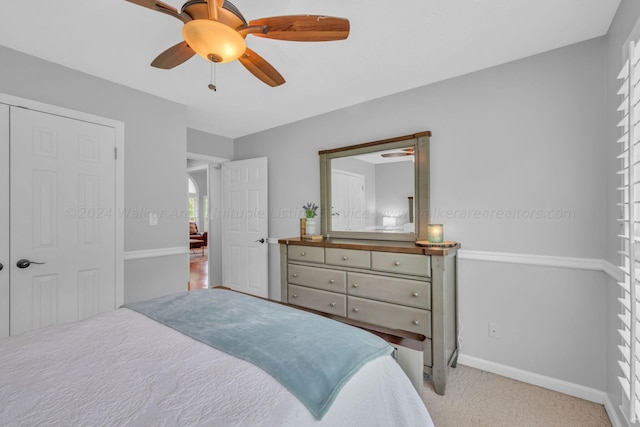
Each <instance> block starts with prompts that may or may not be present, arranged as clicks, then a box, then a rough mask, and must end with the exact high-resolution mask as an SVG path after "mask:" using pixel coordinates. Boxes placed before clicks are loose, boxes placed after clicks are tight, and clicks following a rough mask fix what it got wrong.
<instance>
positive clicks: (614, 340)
mask: <svg viewBox="0 0 640 427" xmlns="http://www.w3.org/2000/svg"><path fill="white" fill-rule="evenodd" d="M639 18H640V2H638V1H634V0H622V2H621V3H620V7H619V8H618V12H617V13H616V16H615V18H614V20H613V23H612V24H611V27H610V28H609V32H608V34H607V102H606V104H605V105H607V118H608V122H607V135H606V139H605V144H604V145H605V146H606V147H607V155H606V159H607V162H606V164H607V181H606V182H607V190H608V192H607V194H608V196H609V198H608V202H607V206H608V210H607V240H606V242H605V247H606V248H607V252H606V259H607V260H608V261H610V262H611V263H613V264H614V265H615V264H617V263H618V262H619V261H620V260H619V257H618V255H617V251H618V250H619V248H620V240H619V239H618V238H616V235H617V234H618V233H619V229H618V224H617V222H616V219H617V218H618V215H619V211H618V209H617V207H616V203H617V202H618V197H619V192H618V191H617V190H616V187H617V186H618V185H620V183H619V178H618V176H617V175H616V170H617V169H619V168H620V164H619V162H618V161H617V160H616V156H617V155H618V154H619V151H618V150H619V148H620V147H619V144H616V143H615V141H617V140H618V138H619V137H620V130H619V129H618V128H617V124H618V122H619V121H620V119H621V116H620V113H618V112H617V111H616V110H617V108H618V106H619V105H620V103H621V102H622V100H621V99H620V96H618V95H616V93H617V91H618V88H619V87H620V84H621V82H620V81H618V80H617V75H618V72H619V71H620V69H621V67H622V64H623V61H622V50H623V46H624V44H625V43H626V41H627V39H628V37H629V34H630V32H631V30H632V29H633V27H634V25H635V23H636V21H637V20H638V19H639ZM636 37H637V35H636ZM619 296H620V290H619V287H618V284H617V283H616V281H615V280H613V279H612V278H608V279H607V288H606V308H607V313H606V320H607V323H606V327H607V365H606V370H607V388H606V390H607V395H608V397H609V400H610V401H611V403H612V406H613V408H614V409H615V410H616V413H617V416H618V419H619V421H621V422H624V421H622V420H624V418H623V417H622V414H621V413H620V412H619V406H620V404H621V399H620V396H621V395H622V391H621V389H620V383H619V382H618V380H617V377H618V375H620V369H619V367H618V363H617V361H618V358H619V357H620V354H619V352H618V349H617V346H618V345H620V344H621V340H620V337H619V335H618V332H617V329H618V327H619V326H620V320H619V319H618V317H617V314H618V312H619V311H620V303H619V302H618V297H619Z"/></svg>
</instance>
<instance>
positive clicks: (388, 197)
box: [376, 162, 415, 226]
mask: <svg viewBox="0 0 640 427" xmlns="http://www.w3.org/2000/svg"><path fill="white" fill-rule="evenodd" d="M414 187H415V178H414V164H413V163H412V162H392V163H381V164H378V165H376V208H377V209H378V213H377V215H376V219H377V222H378V225H382V218H383V217H384V216H388V215H391V216H393V217H395V218H396V225H397V226H403V225H404V224H406V223H408V222H409V199H408V198H409V196H412V197H415V192H414Z"/></svg>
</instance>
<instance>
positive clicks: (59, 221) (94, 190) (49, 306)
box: [10, 108, 117, 335]
mask: <svg viewBox="0 0 640 427" xmlns="http://www.w3.org/2000/svg"><path fill="white" fill-rule="evenodd" d="M10 115H11V117H10V123H11V129H10V141H11V142H10V143H11V149H10V155H11V182H10V185H11V193H10V199H11V202H10V206H11V213H10V214H11V227H10V238H11V262H10V264H11V284H10V304H11V306H10V308H11V311H10V334H11V335H14V334H18V333H22V332H26V331H30V330H34V329H38V328H41V327H45V326H49V325H54V324H58V323H64V322H70V321H75V320H79V319H84V318H86V317H89V316H92V315H95V314H98V313H102V312H106V311H111V310H113V309H115V308H116V307H115V304H116V298H115V275H114V265H115V216H116V215H117V212H115V211H114V203H115V197H114V195H115V178H114V173H115V159H114V146H115V132H114V129H113V128H111V127H105V126H100V125H95V124H92V123H88V122H85V121H81V120H74V119H71V118H65V117H60V116H56V115H52V114H45V113H42V112H37V111H33V110H26V109H22V108H11V110H10ZM25 258H26V259H30V260H31V261H38V262H42V263H43V264H36V263H32V264H31V265H30V266H26V267H24V268H22V267H19V266H18V265H17V264H18V260H20V259H25Z"/></svg>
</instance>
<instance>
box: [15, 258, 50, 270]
mask: <svg viewBox="0 0 640 427" xmlns="http://www.w3.org/2000/svg"><path fill="white" fill-rule="evenodd" d="M31 264H44V262H36V261H29V260H28V259H24V258H23V259H19V260H18V262H16V266H17V267H18V268H27V267H29V266H30V265H31Z"/></svg>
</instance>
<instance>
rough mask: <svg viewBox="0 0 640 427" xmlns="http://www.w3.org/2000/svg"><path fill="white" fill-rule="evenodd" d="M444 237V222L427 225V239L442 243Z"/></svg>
mask: <svg viewBox="0 0 640 427" xmlns="http://www.w3.org/2000/svg"><path fill="white" fill-rule="evenodd" d="M443 237H444V233H443V230H442V224H429V225H428V226H427V239H428V240H429V241H430V242H431V243H442V240H443Z"/></svg>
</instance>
